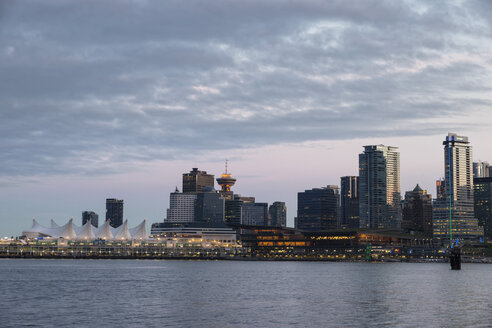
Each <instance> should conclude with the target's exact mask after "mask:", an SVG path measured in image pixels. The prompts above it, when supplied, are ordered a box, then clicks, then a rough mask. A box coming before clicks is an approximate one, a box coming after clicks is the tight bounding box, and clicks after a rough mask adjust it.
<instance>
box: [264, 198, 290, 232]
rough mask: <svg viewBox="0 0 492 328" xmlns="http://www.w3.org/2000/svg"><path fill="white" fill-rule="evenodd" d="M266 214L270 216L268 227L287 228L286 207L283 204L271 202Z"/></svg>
mask: <svg viewBox="0 0 492 328" xmlns="http://www.w3.org/2000/svg"><path fill="white" fill-rule="evenodd" d="M268 214H269V216H270V222H269V224H268V225H269V226H275V227H285V226H287V206H285V203H284V202H273V204H272V205H270V208H269V209H268Z"/></svg>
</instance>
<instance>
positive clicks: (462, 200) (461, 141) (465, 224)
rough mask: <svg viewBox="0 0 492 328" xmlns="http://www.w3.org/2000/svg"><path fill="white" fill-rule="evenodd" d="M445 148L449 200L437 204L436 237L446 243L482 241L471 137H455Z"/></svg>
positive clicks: (435, 213)
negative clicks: (474, 197)
mask: <svg viewBox="0 0 492 328" xmlns="http://www.w3.org/2000/svg"><path fill="white" fill-rule="evenodd" d="M443 145H444V173H445V176H444V188H445V195H444V196H445V197H444V198H438V199H436V202H434V209H433V223H432V226H433V236H434V237H435V238H440V239H441V240H443V241H444V242H449V241H450V240H453V241H455V240H457V239H459V240H475V241H476V240H479V239H480V237H482V236H483V230H481V228H480V227H479V226H478V221H477V219H476V218H475V210H474V199H473V163H472V147H471V146H470V143H469V142H468V137H464V136H458V135H456V134H454V133H449V134H448V136H446V140H444V142H443ZM438 192H439V191H438ZM441 196H442V195H441Z"/></svg>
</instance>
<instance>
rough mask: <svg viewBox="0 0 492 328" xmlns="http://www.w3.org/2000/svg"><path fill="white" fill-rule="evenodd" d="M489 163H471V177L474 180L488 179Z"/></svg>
mask: <svg viewBox="0 0 492 328" xmlns="http://www.w3.org/2000/svg"><path fill="white" fill-rule="evenodd" d="M490 169H491V167H490V166H489V163H487V162H474V163H473V177H474V178H488V177H489V176H490Z"/></svg>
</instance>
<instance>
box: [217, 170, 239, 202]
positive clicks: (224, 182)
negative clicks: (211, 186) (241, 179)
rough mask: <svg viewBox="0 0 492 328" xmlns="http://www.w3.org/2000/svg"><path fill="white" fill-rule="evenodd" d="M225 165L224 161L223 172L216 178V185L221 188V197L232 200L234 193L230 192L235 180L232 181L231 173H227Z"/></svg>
mask: <svg viewBox="0 0 492 328" xmlns="http://www.w3.org/2000/svg"><path fill="white" fill-rule="evenodd" d="M227 164H228V162H227V161H226V164H225V172H224V174H222V175H221V176H220V178H217V183H218V184H219V186H220V187H221V188H222V190H221V191H220V193H221V195H222V197H223V198H225V199H233V198H234V193H233V192H232V191H231V187H232V186H234V184H235V183H236V179H234V178H233V177H232V175H231V173H229V172H228V169H227Z"/></svg>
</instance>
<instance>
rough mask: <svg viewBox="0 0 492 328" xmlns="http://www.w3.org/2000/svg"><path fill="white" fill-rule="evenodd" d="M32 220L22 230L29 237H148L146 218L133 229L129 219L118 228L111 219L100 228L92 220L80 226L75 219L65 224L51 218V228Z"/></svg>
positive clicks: (112, 238)
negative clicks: (129, 225) (111, 223)
mask: <svg viewBox="0 0 492 328" xmlns="http://www.w3.org/2000/svg"><path fill="white" fill-rule="evenodd" d="M32 221H33V222H32V227H31V229H28V230H24V231H22V235H24V236H26V237H27V238H37V237H51V238H63V239H70V240H95V239H104V240H135V239H138V240H143V239H147V238H148V235H147V231H146V229H145V220H143V221H142V223H140V224H139V225H138V226H136V227H134V228H132V229H128V220H125V222H124V223H123V224H122V225H121V226H119V227H118V228H113V227H111V226H110V225H109V221H105V222H104V224H103V225H102V226H100V227H99V228H96V227H94V226H93V225H92V224H91V222H90V221H87V222H86V224H84V225H83V226H81V227H79V226H77V225H75V224H73V219H70V220H69V221H68V222H67V223H66V224H65V225H63V226H59V225H58V224H56V222H55V221H53V220H51V227H50V228H48V227H45V226H42V225H40V224H39V223H38V222H37V221H36V220H35V219H33V220H32Z"/></svg>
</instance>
